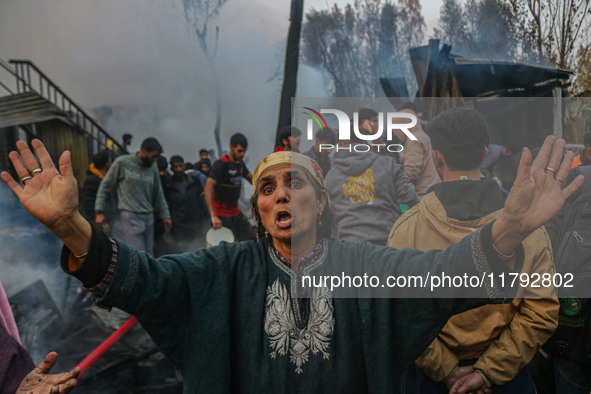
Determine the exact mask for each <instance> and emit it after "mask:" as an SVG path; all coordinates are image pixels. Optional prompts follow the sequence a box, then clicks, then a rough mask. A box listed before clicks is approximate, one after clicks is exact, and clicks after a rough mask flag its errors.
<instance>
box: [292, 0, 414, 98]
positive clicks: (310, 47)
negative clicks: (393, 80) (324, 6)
mask: <svg viewBox="0 0 591 394" xmlns="http://www.w3.org/2000/svg"><path fill="white" fill-rule="evenodd" d="M424 27H425V22H424V19H423V16H422V14H421V6H420V2H419V1H418V0H398V2H397V4H396V3H394V2H392V1H385V2H382V1H372V0H358V1H356V2H355V4H354V5H353V6H352V5H350V4H348V5H346V6H345V7H344V8H340V7H338V6H337V5H336V4H335V5H334V6H333V7H332V8H331V9H330V10H321V11H317V10H312V11H310V12H309V13H308V14H306V23H305V26H304V32H303V37H302V40H303V57H304V60H305V61H307V62H308V63H309V64H312V65H316V66H319V67H322V68H323V69H324V70H325V71H326V73H327V74H328V76H329V79H330V81H331V84H330V87H329V88H330V90H331V91H332V94H333V95H335V96H341V97H359V96H363V97H374V96H376V95H380V94H381V91H380V90H381V88H380V85H379V79H380V78H381V77H394V76H397V77H406V81H407V84H408V87H409V91H410V90H411V89H410V88H411V87H412V86H414V85H413V84H414V82H415V81H414V78H413V77H412V67H411V64H410V59H409V56H408V49H409V48H411V47H412V46H415V45H418V44H419V43H420V42H421V40H422V38H423V34H424V33H423V32H424Z"/></svg>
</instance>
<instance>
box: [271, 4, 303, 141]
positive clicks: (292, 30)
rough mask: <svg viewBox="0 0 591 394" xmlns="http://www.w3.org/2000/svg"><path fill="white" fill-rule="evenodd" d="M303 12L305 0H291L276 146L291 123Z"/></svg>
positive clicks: (296, 82)
mask: <svg viewBox="0 0 591 394" xmlns="http://www.w3.org/2000/svg"><path fill="white" fill-rule="evenodd" d="M303 14H304V0H291V16H290V18H289V20H290V25H289V34H288V36H287V47H286V48H285V68H284V72H283V88H282V89H281V103H280V104H279V121H278V122H277V130H276V133H275V146H277V145H278V144H279V142H280V141H279V130H281V128H282V127H284V126H289V125H290V124H291V99H292V97H295V95H296V88H297V84H298V61H299V55H300V34H301V31H302V17H303Z"/></svg>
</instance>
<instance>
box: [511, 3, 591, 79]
mask: <svg viewBox="0 0 591 394" xmlns="http://www.w3.org/2000/svg"><path fill="white" fill-rule="evenodd" d="M504 1H505V2H506V3H507V4H508V5H509V6H510V7H511V8H512V12H513V13H514V14H515V16H516V18H518V20H519V23H518V24H517V26H518V33H520V34H521V35H522V36H523V37H525V38H526V39H527V40H528V41H529V43H530V44H531V48H532V49H533V51H534V52H535V56H536V57H537V58H538V59H539V60H541V61H545V62H547V63H550V64H553V65H555V66H557V67H559V68H566V69H574V70H578V71H579V73H581V72H582V73H583V74H585V73H588V72H589V70H586V69H585V70H581V69H580V67H581V64H580V61H581V60H583V61H584V60H585V59H586V58H587V56H588V54H587V53H588V52H587V50H588V48H590V45H591V0H561V1H556V0H527V1H521V0H504ZM583 66H585V67H588V66H586V64H583ZM577 79H578V77H577ZM575 86H577V83H576V81H575Z"/></svg>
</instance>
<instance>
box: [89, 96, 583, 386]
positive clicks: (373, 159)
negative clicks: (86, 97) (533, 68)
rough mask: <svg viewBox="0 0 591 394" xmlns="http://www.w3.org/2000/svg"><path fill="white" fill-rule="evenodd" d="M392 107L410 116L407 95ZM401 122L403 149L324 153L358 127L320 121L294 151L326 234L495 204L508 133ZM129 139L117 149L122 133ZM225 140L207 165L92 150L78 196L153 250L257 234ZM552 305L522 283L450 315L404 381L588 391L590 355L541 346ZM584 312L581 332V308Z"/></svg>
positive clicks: (355, 237)
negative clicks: (320, 203) (323, 194)
mask: <svg viewBox="0 0 591 394" xmlns="http://www.w3.org/2000/svg"><path fill="white" fill-rule="evenodd" d="M401 111H403V112H408V113H411V114H413V115H419V116H420V113H418V111H417V108H416V107H415V106H414V105H413V104H412V103H407V104H405V105H404V106H403V107H402V109H401ZM358 113H359V117H358V121H359V125H358V126H359V130H360V131H362V133H366V134H375V133H376V132H377V117H378V113H377V112H376V111H374V110H372V109H369V108H363V109H360V110H359V111H358ZM410 131H411V132H412V134H413V135H414V136H415V137H416V138H417V139H416V140H411V139H410V138H408V136H407V135H405V134H404V133H402V132H400V133H395V137H396V138H397V139H398V142H399V143H400V144H401V145H402V146H403V147H404V149H403V151H402V155H397V154H396V155H393V154H390V153H389V152H375V151H372V150H368V151H367V152H356V151H354V150H347V149H338V150H337V151H336V152H334V153H332V154H331V152H330V150H329V149H322V150H321V149H320V146H321V145H324V146H327V145H331V146H339V147H346V146H348V145H351V144H358V143H363V142H364V141H363V140H361V139H359V138H358V137H357V136H355V135H354V136H353V137H352V139H351V140H349V141H343V140H340V141H337V136H336V133H335V132H334V131H333V130H331V129H321V130H318V131H317V133H316V136H315V141H314V145H313V146H312V147H311V148H310V149H309V150H307V151H305V152H303V154H305V155H307V156H309V157H311V158H313V159H314V160H316V161H317V162H318V164H319V166H320V168H321V170H322V172H323V174H324V177H325V180H326V189H327V191H328V194H329V197H330V201H331V204H332V216H333V219H334V223H333V225H334V228H333V236H334V237H335V238H337V239H340V240H345V241H369V242H372V243H375V244H379V245H388V246H392V247H394V248H397V249H402V248H407V247H408V248H414V249H419V250H430V249H445V248H447V247H448V246H449V245H451V244H454V243H456V242H458V241H459V240H460V239H462V238H463V237H465V236H466V235H468V234H470V233H471V232H472V231H474V230H475V229H478V228H481V227H483V226H484V225H486V224H487V223H490V222H492V221H494V220H495V219H496V218H497V217H498V216H499V215H500V209H502V207H503V205H504V200H505V198H506V196H507V192H506V190H504V189H503V188H502V186H501V184H500V183H499V181H498V176H497V174H496V171H495V164H496V163H498V161H499V160H500V159H501V158H502V157H507V156H511V155H514V154H518V153H519V150H520V147H519V146H518V145H516V144H514V143H510V142H508V143H506V144H504V145H495V144H491V143H490V140H489V132H488V127H487V124H486V121H485V120H484V119H483V118H482V116H481V115H480V114H478V112H476V111H475V110H472V109H465V108H456V109H451V110H448V111H445V112H443V113H441V114H439V115H438V116H437V117H435V118H434V119H432V120H431V122H430V123H429V124H428V127H427V129H426V131H424V130H423V128H422V126H421V123H420V122H419V123H417V125H416V126H415V127H413V128H411V130H410ZM300 136H301V131H300V130H298V129H297V128H295V127H286V128H283V129H282V130H280V133H279V138H278V140H279V141H280V145H278V146H277V147H276V148H275V151H295V152H299V145H300ZM584 138H585V140H584V141H585V150H584V152H583V153H582V154H581V155H580V156H579V157H577V159H576V160H575V162H574V163H573V168H575V167H577V166H579V165H581V166H587V165H591V134H587V135H585V137H584ZM125 141H126V145H125V146H126V148H127V147H129V144H130V143H131V137H130V136H129V135H126V136H125ZM229 142H230V144H229V152H228V154H226V155H224V156H222V157H221V158H219V159H218V160H215V161H214V163H213V165H212V164H211V160H210V157H209V152H208V151H207V150H206V149H201V150H200V151H199V161H198V162H197V163H196V164H195V165H190V163H187V162H186V161H185V160H184V158H183V157H181V156H179V155H173V156H172V157H170V160H166V159H163V157H162V156H161V154H162V153H163V152H164V150H163V148H162V145H161V144H160V142H159V141H158V140H156V139H155V138H147V139H146V140H144V141H143V142H142V144H141V146H140V149H139V151H137V152H129V154H122V155H120V156H119V157H117V158H116V159H115V160H113V157H112V155H110V154H109V153H108V152H100V153H98V154H96V155H95V156H94V158H93V160H92V163H91V165H90V167H89V169H88V172H87V178H86V181H85V183H84V186H83V193H82V196H81V200H82V201H81V202H82V203H81V208H82V209H83V210H84V214H85V216H86V217H87V219H89V220H90V221H91V222H94V223H95V224H96V225H97V226H98V227H100V228H101V229H102V230H104V231H105V232H110V233H112V234H113V235H114V236H117V237H120V238H121V239H122V240H123V241H125V242H127V243H129V244H131V245H133V246H134V247H136V248H138V249H140V250H144V251H146V252H148V253H151V254H155V255H162V254H166V253H182V252H187V251H193V250H196V249H198V248H201V247H205V246H206V244H205V233H206V231H208V229H209V228H213V229H219V228H221V227H222V226H223V227H226V228H228V229H230V230H231V231H232V233H233V234H234V237H235V239H236V241H242V240H250V239H255V237H256V235H255V231H254V229H253V226H252V224H251V222H250V221H249V219H248V217H247V215H248V213H246V215H245V213H243V212H242V211H241V210H240V207H239V205H238V200H239V198H240V196H241V189H242V186H243V179H244V180H246V181H248V182H252V174H251V172H250V171H249V169H248V168H247V167H246V165H245V163H244V161H243V159H244V156H245V154H246V151H247V148H248V140H247V138H246V137H245V136H244V135H243V134H241V133H237V134H234V135H233V136H232V137H231V138H230V141H229ZM337 144H338V145H337ZM168 166H170V171H169V170H168ZM559 181H563V180H560V179H559ZM567 183H568V180H567ZM565 209H568V205H567V207H566V208H565ZM552 226H554V227H555V228H557V229H558V230H556V229H554V230H552V231H548V232H547V231H546V230H545V229H544V228H540V229H538V230H537V231H536V232H534V233H533V234H532V235H530V236H529V237H528V238H527V239H526V240H525V241H524V242H523V250H522V251H520V253H524V256H525V258H524V260H523V261H524V269H525V270H526V271H527V272H535V273H539V274H540V275H543V274H553V273H555V272H556V271H555V261H554V259H553V253H552V245H556V243H557V238H558V237H559V234H560V233H561V231H560V227H561V223H556V222H554V223H553V224H552ZM549 233H550V235H549ZM513 257H514V256H507V260H510V259H512V258H513ZM560 308H561V304H560V302H559V299H558V298H556V293H553V294H552V296H551V297H548V296H547V294H538V295H537V296H532V295H531V294H529V295H528V297H525V296H523V297H519V296H518V297H517V298H515V300H514V301H513V302H512V303H511V304H499V305H486V306H483V307H480V308H477V309H473V310H470V311H467V312H465V313H463V314H461V315H457V316H454V317H452V318H451V319H449V321H448V322H447V324H446V325H445V326H444V327H443V328H442V330H441V332H440V334H439V336H438V337H437V338H436V339H435V340H434V341H433V342H432V343H431V344H430V346H429V347H428V348H427V349H426V350H425V351H424V352H423V353H422V354H421V355H420V356H419V357H418V358H417V359H416V361H415V364H414V365H413V366H411V368H409V369H408V371H407V373H406V392H407V393H447V392H449V390H450V388H451V387H452V386H454V384H456V383H457V382H458V381H461V382H462V384H463V385H464V386H465V387H469V388H470V392H475V393H490V392H492V393H523V394H527V393H532V394H533V393H536V392H540V391H541V390H542V388H541V385H542V383H541V382H542V381H545V383H543V384H544V392H547V393H554V392H556V393H589V391H590V389H591V387H590V386H591V362H590V361H589V359H585V358H583V359H581V358H578V359H573V358H572V357H569V356H568V353H565V352H557V351H555V348H556V347H555V346H551V345H548V344H551V343H552V338H553V334H554V332H555V330H556V328H557V327H558V326H559V310H560ZM585 324H586V325H587V326H586V329H587V330H589V327H588V326H589V321H588V319H587V321H586V323H585ZM590 332H591V331H590ZM590 337H591V336H590ZM590 339H591V338H587V339H585V340H590ZM578 345H581V344H574V345H572V346H573V347H576V346H578ZM583 345H584V346H588V345H589V344H588V343H585V344H583ZM532 360H534V363H532ZM565 365H566V366H567V367H565ZM540 371H546V372H544V373H542V372H540ZM532 372H533V374H532ZM548 376H552V380H551V383H547V381H548ZM549 384H550V385H552V386H555V389H554V388H552V389H550V388H549Z"/></svg>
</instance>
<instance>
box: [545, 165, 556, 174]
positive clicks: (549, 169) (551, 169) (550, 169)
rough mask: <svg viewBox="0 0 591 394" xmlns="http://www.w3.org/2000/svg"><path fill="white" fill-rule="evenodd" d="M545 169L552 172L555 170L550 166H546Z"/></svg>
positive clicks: (554, 172)
mask: <svg viewBox="0 0 591 394" xmlns="http://www.w3.org/2000/svg"><path fill="white" fill-rule="evenodd" d="M546 170H548V171H550V172H551V173H553V174H556V170H555V169H554V168H552V167H550V166H548V167H546Z"/></svg>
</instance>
